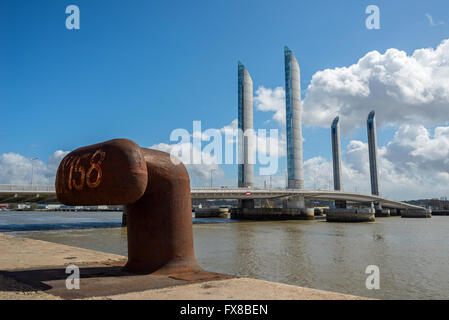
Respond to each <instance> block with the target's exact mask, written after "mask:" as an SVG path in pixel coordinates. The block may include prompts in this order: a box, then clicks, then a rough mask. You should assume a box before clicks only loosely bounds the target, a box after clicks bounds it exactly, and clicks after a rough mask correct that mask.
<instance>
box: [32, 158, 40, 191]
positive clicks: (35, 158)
mask: <svg viewBox="0 0 449 320" xmlns="http://www.w3.org/2000/svg"><path fill="white" fill-rule="evenodd" d="M34 160H39V158H31V185H33V176H34Z"/></svg>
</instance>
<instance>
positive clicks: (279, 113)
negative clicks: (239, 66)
mask: <svg viewBox="0 0 449 320" xmlns="http://www.w3.org/2000/svg"><path fill="white" fill-rule="evenodd" d="M254 104H255V106H256V109H257V110H259V111H263V112H274V114H273V120H275V121H276V122H277V123H279V124H280V125H281V126H285V121H286V118H285V91H284V88H282V87H277V88H275V89H270V88H265V87H263V86H261V87H259V88H258V89H257V90H256V95H255V96H254Z"/></svg>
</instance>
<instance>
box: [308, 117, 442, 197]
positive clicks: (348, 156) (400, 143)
mask: <svg viewBox="0 0 449 320" xmlns="http://www.w3.org/2000/svg"><path fill="white" fill-rule="evenodd" d="M448 156H449V127H436V128H435V129H434V131H433V134H431V133H430V132H429V131H428V130H427V129H426V128H425V127H423V126H421V125H416V126H411V125H408V124H406V125H403V126H401V127H399V129H398V130H397V132H396V134H395V136H394V139H393V140H392V141H390V142H389V143H388V144H387V145H386V146H384V147H382V148H380V149H379V151H378V161H379V164H378V165H379V179H380V183H379V184H380V191H381V193H382V194H383V195H385V196H386V197H388V198H392V199H396V200H409V199H420V198H434V197H440V196H449V194H448V193H449V189H448V188H447V186H448V185H449V160H448V159H449V157H448ZM343 157H344V161H343V168H342V178H343V188H344V190H345V191H348V192H354V191H357V192H359V193H367V194H369V193H371V189H370V175H369V160H368V145H367V143H365V142H362V141H358V140H353V141H350V142H349V143H348V145H347V147H346V150H344V153H343ZM304 168H305V173H306V174H305V178H306V187H308V188H313V187H314V186H315V185H316V187H317V188H318V189H320V188H322V189H327V188H328V185H329V181H331V182H332V185H333V180H332V178H331V175H332V166H331V162H330V161H327V160H325V159H323V158H321V157H315V158H312V159H309V160H307V161H306V162H305V163H304Z"/></svg>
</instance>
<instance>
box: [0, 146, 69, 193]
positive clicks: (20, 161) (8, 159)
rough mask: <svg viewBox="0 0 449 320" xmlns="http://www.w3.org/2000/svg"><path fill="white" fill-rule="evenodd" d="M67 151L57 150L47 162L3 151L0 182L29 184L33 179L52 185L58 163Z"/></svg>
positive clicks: (36, 182) (42, 183) (37, 182)
mask: <svg viewBox="0 0 449 320" xmlns="http://www.w3.org/2000/svg"><path fill="white" fill-rule="evenodd" d="M68 153H69V152H68V151H62V150H58V151H56V152H55V153H53V154H52V155H51V157H50V158H49V159H48V161H47V163H44V162H43V161H41V160H39V159H36V160H32V159H30V158H26V157H24V156H22V155H20V154H17V153H4V154H2V155H0V184H31V180H33V184H38V185H54V183H55V176H56V171H57V169H58V166H59V163H60V162H61V160H62V158H63V157H64V156H65V155H66V154H68Z"/></svg>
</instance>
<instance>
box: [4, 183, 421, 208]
mask: <svg viewBox="0 0 449 320" xmlns="http://www.w3.org/2000/svg"><path fill="white" fill-rule="evenodd" d="M191 196H192V199H197V200H201V199H204V200H206V199H239V200H244V199H282V198H289V197H297V196H302V197H304V198H305V199H309V200H326V201H335V200H342V201H348V202H353V203H363V204H367V203H371V202H374V203H379V204H381V205H382V206H383V207H386V208H391V209H411V210H414V209H423V208H422V207H419V206H414V205H411V204H407V203H404V202H399V201H394V200H389V199H386V198H383V197H381V196H375V195H365V194H359V193H350V192H344V191H330V190H300V189H252V188H216V189H192V190H191ZM25 202H38V203H59V202H58V199H57V198H56V191H55V187H54V186H38V185H0V203H25Z"/></svg>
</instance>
